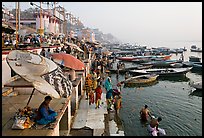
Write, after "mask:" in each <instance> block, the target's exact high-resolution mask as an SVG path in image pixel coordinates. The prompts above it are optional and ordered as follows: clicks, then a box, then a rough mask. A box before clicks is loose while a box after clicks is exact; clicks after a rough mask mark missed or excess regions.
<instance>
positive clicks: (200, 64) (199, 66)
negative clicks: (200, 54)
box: [193, 62, 202, 70]
mask: <svg viewBox="0 0 204 138" xmlns="http://www.w3.org/2000/svg"><path fill="white" fill-rule="evenodd" d="M193 69H196V70H202V63H201V62H194V63H193Z"/></svg>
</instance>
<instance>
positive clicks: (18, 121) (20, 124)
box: [12, 117, 26, 130]
mask: <svg viewBox="0 0 204 138" xmlns="http://www.w3.org/2000/svg"><path fill="white" fill-rule="evenodd" d="M25 121H26V117H15V121H14V124H13V125H12V129H21V130H22V129H24V123H25Z"/></svg>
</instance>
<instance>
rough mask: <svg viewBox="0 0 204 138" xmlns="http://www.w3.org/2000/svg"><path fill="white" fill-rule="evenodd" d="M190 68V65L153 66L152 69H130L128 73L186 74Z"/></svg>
mask: <svg viewBox="0 0 204 138" xmlns="http://www.w3.org/2000/svg"><path fill="white" fill-rule="evenodd" d="M191 69H192V67H187V68H154V69H143V70H130V71H129V73H130V74H133V75H143V74H149V73H152V74H157V75H159V76H169V75H170V76H172V75H182V74H186V73H187V72H189V71H190V70H191Z"/></svg>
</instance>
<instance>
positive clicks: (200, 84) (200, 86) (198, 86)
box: [190, 81, 202, 90]
mask: <svg viewBox="0 0 204 138" xmlns="http://www.w3.org/2000/svg"><path fill="white" fill-rule="evenodd" d="M190 86H191V87H193V88H195V89H197V90H202V81H199V82H193V84H190Z"/></svg>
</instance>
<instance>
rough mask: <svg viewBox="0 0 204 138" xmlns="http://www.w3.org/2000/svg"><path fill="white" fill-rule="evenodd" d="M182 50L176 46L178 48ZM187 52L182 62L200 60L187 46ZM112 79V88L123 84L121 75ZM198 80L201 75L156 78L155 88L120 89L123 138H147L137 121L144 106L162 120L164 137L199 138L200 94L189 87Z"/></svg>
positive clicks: (145, 128) (200, 128)
mask: <svg viewBox="0 0 204 138" xmlns="http://www.w3.org/2000/svg"><path fill="white" fill-rule="evenodd" d="M184 46H186V45H179V46H177V48H180V47H184ZM201 46H202V45H201ZM175 48H176V46H175ZM186 48H187V51H185V53H184V58H185V61H187V60H188V57H189V56H192V55H194V56H198V57H201V58H202V53H196V52H190V45H189V43H188V46H186ZM179 57H180V54H178V55H176V54H173V55H172V57H171V59H178V58H179ZM129 64H132V63H129ZM128 66H131V65H128ZM111 78H112V82H113V85H114V87H115V85H116V84H117V82H118V81H122V80H124V76H123V75H119V79H118V81H117V80H116V75H115V74H112V77H111ZM200 80H202V72H192V71H190V72H188V73H187V74H186V76H184V77H165V78H158V82H157V83H156V84H153V85H151V86H147V87H140V88H137V87H133V88H127V87H125V88H124V87H123V88H122V108H121V110H120V114H119V116H120V118H121V121H122V124H123V129H124V131H125V135H126V136H148V135H149V134H148V132H147V124H143V123H142V122H141V121H140V115H139V111H140V109H141V108H142V107H143V106H144V105H145V104H147V105H148V106H149V109H150V111H151V113H152V114H153V115H154V116H156V117H158V116H161V117H162V121H161V122H160V125H159V127H160V128H163V129H165V131H166V134H167V136H202V91H197V90H196V91H195V89H193V88H192V87H190V86H189V82H190V81H200Z"/></svg>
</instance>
